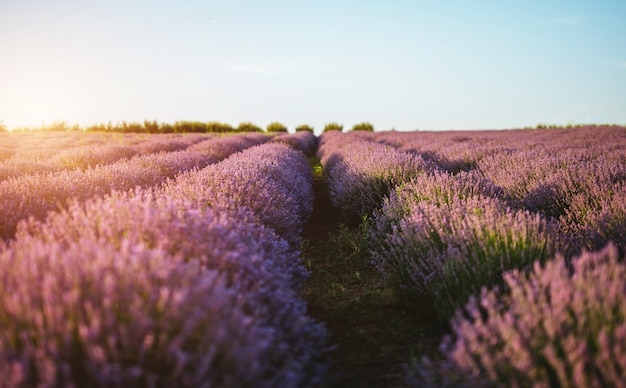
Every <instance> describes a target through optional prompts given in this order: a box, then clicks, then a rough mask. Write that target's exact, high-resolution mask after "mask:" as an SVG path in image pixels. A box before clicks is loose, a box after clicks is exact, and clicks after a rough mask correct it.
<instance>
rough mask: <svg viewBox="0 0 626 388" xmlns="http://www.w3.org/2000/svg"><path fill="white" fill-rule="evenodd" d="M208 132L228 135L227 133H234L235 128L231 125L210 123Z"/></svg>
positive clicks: (216, 122)
mask: <svg viewBox="0 0 626 388" xmlns="http://www.w3.org/2000/svg"><path fill="white" fill-rule="evenodd" d="M206 126H207V132H211V133H226V132H234V131H235V128H233V127H232V125H230V124H226V123H220V122H218V121H209V122H208V123H207V124H206Z"/></svg>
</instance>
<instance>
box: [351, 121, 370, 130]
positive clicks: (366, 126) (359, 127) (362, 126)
mask: <svg viewBox="0 0 626 388" xmlns="http://www.w3.org/2000/svg"><path fill="white" fill-rule="evenodd" d="M352 130H353V131H369V132H374V125H372V124H371V123H368V122H363V123H358V124H354V125H353V126H352Z"/></svg>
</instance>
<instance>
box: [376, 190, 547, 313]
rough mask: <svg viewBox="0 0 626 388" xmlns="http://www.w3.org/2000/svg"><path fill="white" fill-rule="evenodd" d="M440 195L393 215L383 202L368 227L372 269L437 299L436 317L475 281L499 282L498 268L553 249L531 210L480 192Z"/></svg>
mask: <svg viewBox="0 0 626 388" xmlns="http://www.w3.org/2000/svg"><path fill="white" fill-rule="evenodd" d="M448 201H449V202H443V203H437V202H435V201H427V200H424V201H421V202H418V203H417V204H413V205H411V206H410V207H409V212H408V213H407V214H405V215H403V216H401V218H400V219H399V220H398V221H395V220H393V217H394V216H398V215H399V214H398V212H397V209H398V208H395V209H394V204H393V203H390V204H388V205H387V206H386V208H385V210H384V211H383V212H382V213H381V215H379V216H378V218H377V219H375V221H374V223H373V225H374V226H373V227H372V228H371V231H370V236H372V240H373V241H375V242H379V244H374V245H373V248H372V257H373V258H374V260H375V262H376V264H377V266H378V268H379V269H380V270H381V271H382V272H383V273H384V274H385V275H386V276H387V277H388V278H389V279H390V280H391V281H392V282H393V283H395V284H396V285H397V286H398V287H399V288H400V289H401V290H404V291H406V292H408V293H412V292H417V293H422V294H426V295H430V296H432V297H433V298H434V300H437V303H436V305H435V308H436V310H437V311H438V314H439V318H440V319H441V320H442V321H445V320H447V319H448V318H449V317H450V315H451V314H452V313H453V312H454V310H455V309H456V308H457V307H460V306H462V305H463V304H465V303H466V302H467V300H468V298H469V297H470V296H471V295H474V294H476V293H477V292H478V291H480V288H481V287H482V286H494V285H497V284H500V283H501V282H502V273H503V272H505V271H507V270H510V269H513V268H518V269H523V268H528V267H529V266H530V265H531V264H532V263H533V262H534V261H535V260H540V261H544V260H545V259H547V258H549V257H551V256H552V255H553V254H554V252H555V249H556V242H555V237H554V233H555V232H554V226H553V225H551V224H549V223H548V222H547V221H546V220H545V219H543V218H541V217H540V216H538V215H533V214H531V213H528V212H523V211H515V210H513V209H510V208H509V207H507V206H506V205H505V203H504V202H502V201H501V200H498V199H493V198H488V197H482V196H480V195H478V196H470V197H467V198H466V199H464V200H458V199H456V198H453V199H451V200H450V199H448ZM400 209H401V207H400ZM402 211H406V210H402ZM394 212H395V214H394ZM385 214H390V215H391V217H392V218H386V216H385Z"/></svg>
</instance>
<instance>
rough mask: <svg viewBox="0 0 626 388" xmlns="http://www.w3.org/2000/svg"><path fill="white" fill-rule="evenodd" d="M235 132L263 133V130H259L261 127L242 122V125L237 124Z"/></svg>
mask: <svg viewBox="0 0 626 388" xmlns="http://www.w3.org/2000/svg"><path fill="white" fill-rule="evenodd" d="M236 131H237V132H263V129H261V127H259V126H257V125H255V124H253V123H251V122H247V121H244V122H242V123H239V125H238V126H237V129H236Z"/></svg>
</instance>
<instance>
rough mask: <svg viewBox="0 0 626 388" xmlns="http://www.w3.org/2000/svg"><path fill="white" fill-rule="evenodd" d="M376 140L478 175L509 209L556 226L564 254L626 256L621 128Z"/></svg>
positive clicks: (625, 131)
mask: <svg viewBox="0 0 626 388" xmlns="http://www.w3.org/2000/svg"><path fill="white" fill-rule="evenodd" d="M591 134H592V135H591ZM374 139H375V140H376V141H378V142H381V143H385V144H389V145H392V146H394V147H396V148H397V149H399V150H402V151H407V152H411V153H414V154H416V155H420V156H422V157H423V158H424V159H426V160H428V161H431V162H433V163H435V164H436V165H437V166H438V167H439V168H441V169H444V170H447V171H449V172H452V173H457V172H458V171H463V170H476V171H479V172H480V173H481V174H482V175H484V176H485V177H487V178H489V179H491V181H492V182H493V183H494V184H496V185H497V186H499V187H501V188H502V189H503V190H504V194H505V199H506V201H507V203H508V204H509V206H511V207H512V208H515V209H523V210H529V211H532V212H534V213H538V214H541V215H542V216H545V217H546V218H554V219H556V220H558V223H559V225H560V229H561V231H560V233H561V234H562V235H564V236H568V237H567V238H569V240H570V242H569V250H570V252H568V255H572V254H575V253H579V252H580V251H581V250H582V249H587V250H597V249H600V248H602V247H604V246H605V245H606V244H607V243H608V242H610V241H613V243H614V244H616V245H617V246H618V248H619V249H620V250H621V251H622V252H626V239H625V238H624V236H626V234H625V230H626V217H625V214H626V203H625V202H624V201H623V199H622V198H623V195H624V194H623V191H624V185H626V128H624V127H618V126H599V127H590V128H587V127H581V128H572V129H550V130H512V131H463V132H458V131H457V132H445V133H441V132H423V133H422V132H414V133H401V132H381V133H377V134H376V135H375V137H374Z"/></svg>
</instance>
